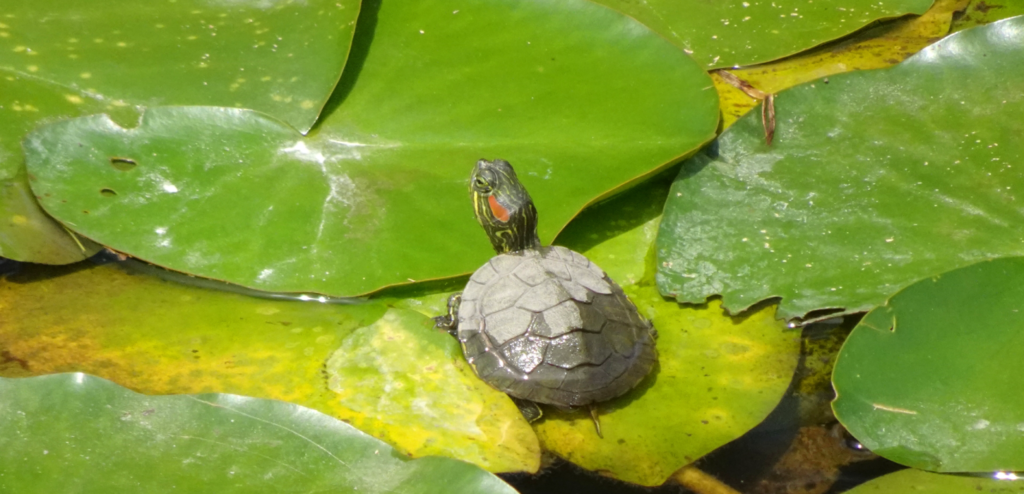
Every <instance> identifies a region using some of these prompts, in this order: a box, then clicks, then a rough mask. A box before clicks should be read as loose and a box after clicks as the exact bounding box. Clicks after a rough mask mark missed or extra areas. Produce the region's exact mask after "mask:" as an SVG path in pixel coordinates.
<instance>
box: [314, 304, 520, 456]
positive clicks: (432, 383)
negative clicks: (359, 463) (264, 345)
mask: <svg viewBox="0 0 1024 494" xmlns="http://www.w3.org/2000/svg"><path fill="white" fill-rule="evenodd" d="M433 326H434V321H433V320H432V319H430V318H428V317H426V316H424V315H422V314H420V313H417V312H413V311H409V310H403V309H391V310H389V311H388V312H387V313H386V314H384V317H382V318H381V319H380V320H378V321H377V322H375V323H373V324H372V325H370V326H367V327H365V328H361V329H359V330H357V331H355V332H354V333H352V334H351V335H350V336H349V337H347V338H346V339H345V340H344V341H342V343H341V347H339V348H338V349H337V350H336V351H335V352H334V353H333V354H332V355H331V357H330V358H329V359H328V360H327V364H326V365H325V367H324V369H325V370H326V373H327V376H328V377H327V387H328V389H330V390H331V391H333V392H334V393H336V394H337V396H336V397H334V398H333V400H335V401H336V402H337V403H338V404H339V405H340V406H341V407H342V408H344V409H346V412H343V413H342V417H343V418H344V419H345V420H347V421H349V423H352V424H353V425H355V426H356V427H358V428H359V429H360V430H363V431H366V432H368V433H370V434H371V435H373V436H375V437H379V438H381V439H384V440H385V441H388V442H389V443H392V444H401V445H403V446H404V448H405V449H406V450H409V451H416V452H417V455H429V454H451V453H450V452H451V451H462V450H466V449H469V450H472V451H470V452H465V453H461V454H460V456H462V455H464V457H466V458H487V457H488V456H489V455H493V454H494V451H495V450H499V451H500V450H509V451H515V452H516V455H517V456H518V458H519V459H520V461H523V462H524V463H525V465H524V468H523V470H527V471H530V472H535V471H537V469H538V468H539V467H540V445H539V444H538V442H537V436H536V435H535V434H534V433H533V430H532V429H530V425H529V424H528V423H527V422H526V420H525V419H523V416H522V414H521V413H520V412H519V409H518V408H516V406H515V404H513V403H512V400H510V399H509V397H508V395H506V394H505V393H502V392H500V391H497V390H495V389H494V388H491V387H490V386H488V385H487V384H486V383H484V382H483V381H481V380H480V379H479V378H477V377H476V375H475V374H474V373H473V370H472V369H471V368H470V367H469V365H468V364H467V363H466V360H465V359H464V358H463V357H462V349H461V348H460V347H459V344H458V342H457V341H456V340H455V338H452V336H451V335H449V334H448V333H447V332H445V331H441V330H438V329H435V328H434V327H433ZM481 466H484V467H485V468H492V469H493V468H495V467H497V468H499V469H500V468H501V467H502V466H503V465H495V464H483V465H481ZM506 468H507V467H506Z"/></svg>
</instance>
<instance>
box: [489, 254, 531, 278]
mask: <svg viewBox="0 0 1024 494" xmlns="http://www.w3.org/2000/svg"><path fill="white" fill-rule="evenodd" d="M522 261H523V258H522V257H521V256H512V255H502V256H494V257H492V258H491V260H490V261H488V262H487V264H490V265H491V268H493V269H494V271H495V272H496V273H497V274H498V275H500V276H504V275H507V274H509V273H511V272H512V270H514V269H516V268H517V267H519V263H521V262H522Z"/></svg>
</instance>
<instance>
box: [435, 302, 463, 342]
mask: <svg viewBox="0 0 1024 494" xmlns="http://www.w3.org/2000/svg"><path fill="white" fill-rule="evenodd" d="M461 303H462V292H457V293H453V294H451V296H449V297H448V313H447V314H445V315H443V316H437V317H435V318H434V327H435V328H440V329H443V330H445V331H448V332H449V333H451V335H452V336H456V332H457V331H458V329H459V305H460V304H461Z"/></svg>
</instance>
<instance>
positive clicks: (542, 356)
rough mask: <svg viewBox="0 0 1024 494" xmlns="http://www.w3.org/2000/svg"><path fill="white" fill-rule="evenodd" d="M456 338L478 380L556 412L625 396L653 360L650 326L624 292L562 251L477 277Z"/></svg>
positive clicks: (523, 258) (508, 261) (550, 250)
mask: <svg viewBox="0 0 1024 494" xmlns="http://www.w3.org/2000/svg"><path fill="white" fill-rule="evenodd" d="M458 338H459V341H460V342H461V343H462V349H463V352H464V353H465V355H466V360H467V361H468V362H469V363H470V365H471V366H472V367H473V370H474V371H476V373H477V375H479V376H480V378H481V379H483V380H484V381H486V382H488V383H489V384H490V385H492V386H494V387H495V388H497V389H499V390H501V391H504V392H506V393H508V394H509V395H512V396H514V397H516V398H522V399H526V400H530V401H534V402H538V403H547V404H551V405H557V406H582V405H589V404H591V403H596V402H601V401H605V400H609V399H612V398H615V397H617V396H619V395H622V394H623V393H625V392H627V391H629V390H630V389H632V388H633V387H634V386H636V385H637V384H638V383H639V382H640V381H641V380H643V378H644V377H645V376H646V375H647V374H648V372H650V370H651V367H652V366H653V365H654V363H655V361H656V360H657V353H656V351H655V348H654V335H653V332H652V329H651V324H650V323H649V322H648V321H647V320H645V319H644V318H642V317H641V316H640V315H639V313H638V312H637V309H636V306H634V305H633V303H632V302H630V301H629V299H628V298H626V295H625V294H624V293H623V292H622V288H620V287H619V286H618V285H617V284H616V283H615V282H614V281H612V280H610V279H609V278H608V276H606V275H605V273H604V271H602V270H601V268H599V267H597V266H596V265H594V264H593V263H591V262H590V260H588V259H587V258H586V257H584V256H583V255H582V254H579V253H576V252H573V251H571V250H569V249H566V248H565V247H559V246H551V247H544V248H541V249H539V250H526V251H522V252H515V253H510V254H501V255H498V256H495V257H493V258H491V260H490V261H488V262H487V263H486V264H484V265H483V266H482V267H481V268H480V269H478V270H477V271H476V272H475V273H473V276H472V277H470V280H469V283H468V284H467V285H466V289H465V290H464V291H463V293H462V304H461V306H460V307H459V312H458Z"/></svg>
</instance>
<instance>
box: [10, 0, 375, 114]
mask: <svg viewBox="0 0 1024 494" xmlns="http://www.w3.org/2000/svg"><path fill="white" fill-rule="evenodd" d="M358 15H359V1H358V0H307V1H302V2H293V1H274V0H267V1H256V2H238V1H222V2H210V1H206V0H175V1H173V2H160V3H156V4H151V3H145V4H140V3H138V2H134V1H131V0H83V1H75V2H68V1H61V0H40V1H36V0H7V1H6V2H4V12H3V14H2V15H0V69H4V70H6V71H8V72H12V73H16V74H21V75H26V76H30V77H31V78H33V79H39V80H42V81H47V82H52V83H54V84H56V85H58V86H61V87H64V88H68V89H69V90H71V91H83V92H85V93H88V94H90V95H93V96H95V97H97V98H98V99H102V100H103V101H105V102H106V104H107V105H109V106H112V107H113V106H124V105H139V106H147V107H148V106H157V105H175V106H178V105H214V106H237V107H244V108H252V109H256V110H259V111H263V112H265V113H268V114H270V115H273V116H275V117H277V118H279V119H281V120H283V121H285V122H287V123H288V124H290V125H292V126H293V127H295V128H297V129H299V130H300V131H302V132H306V131H307V130H309V128H310V127H312V126H313V123H314V122H316V119H317V115H319V114H320V109H321V108H322V107H323V105H324V103H325V102H326V101H327V99H328V97H329V96H330V94H331V90H332V89H333V88H334V86H335V84H337V82H338V79H339V77H340V76H341V71H342V68H343V67H344V66H345V60H346V59H347V57H348V52H349V47H350V45H351V40H352V33H353V31H354V28H355V22H356V18H357V17H358Z"/></svg>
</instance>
